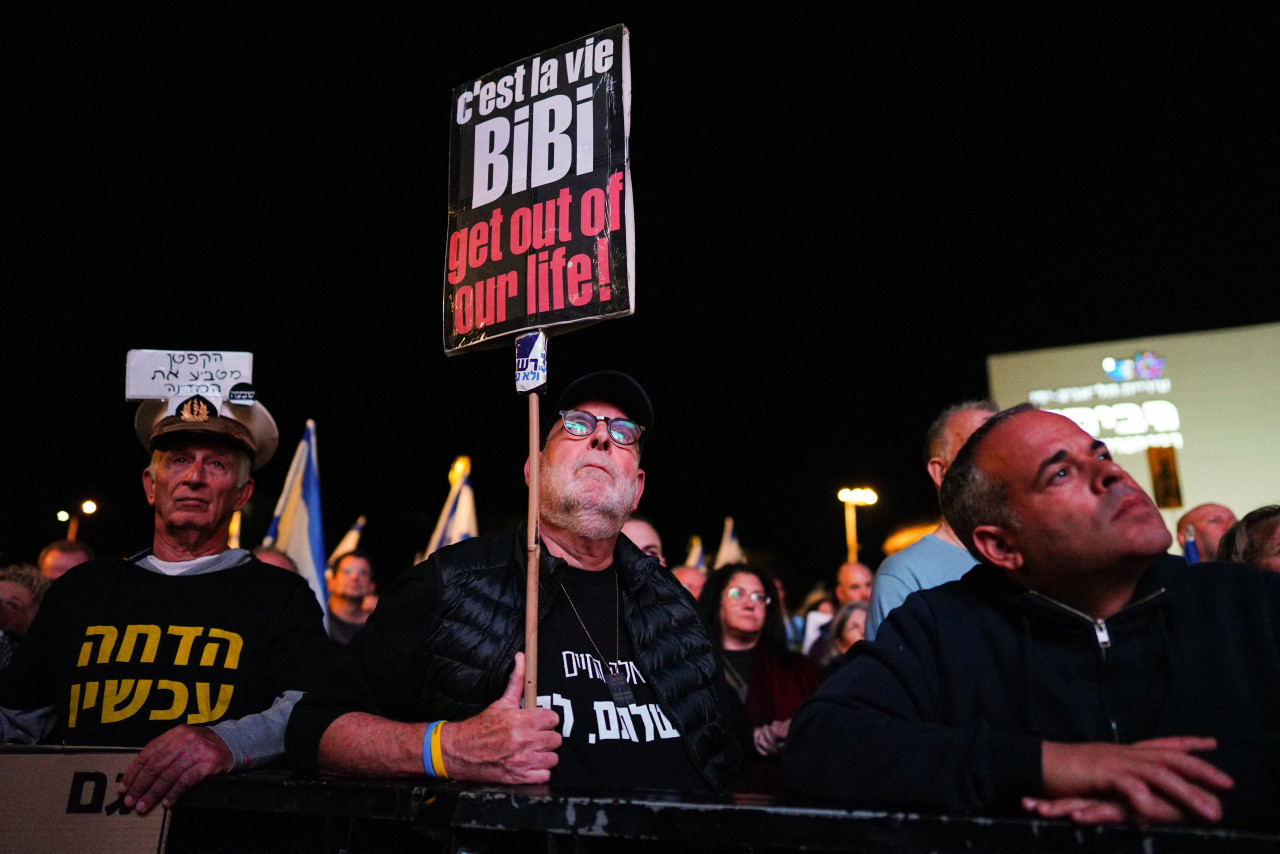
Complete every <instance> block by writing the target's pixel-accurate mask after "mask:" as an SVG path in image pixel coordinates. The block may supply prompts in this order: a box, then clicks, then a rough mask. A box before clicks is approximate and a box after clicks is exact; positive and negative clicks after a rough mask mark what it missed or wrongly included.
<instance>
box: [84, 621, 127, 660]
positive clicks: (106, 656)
mask: <svg viewBox="0 0 1280 854" xmlns="http://www.w3.org/2000/svg"><path fill="white" fill-rule="evenodd" d="M93 635H101V636H102V646H101V648H99V649H98V664H106V663H107V662H108V661H110V660H111V650H113V649H115V648H116V636H117V632H116V627H115V626H89V627H88V628H87V629H85V630H84V636H85V638H86V640H85V642H84V643H83V644H82V645H81V646H80V660H79V661H77V662H76V667H84V666H85V665H86V664H88V663H89V657H90V655H92V653H93V641H92V640H89V638H91V637H92V636H93Z"/></svg>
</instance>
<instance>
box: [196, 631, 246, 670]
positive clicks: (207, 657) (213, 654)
mask: <svg viewBox="0 0 1280 854" xmlns="http://www.w3.org/2000/svg"><path fill="white" fill-rule="evenodd" d="M218 639H221V640H225V641H226V642H227V657H226V659H224V660H223V662H222V666H223V667H225V668H226V669H228V670H235V669H236V668H237V667H239V666H240V649H241V648H242V647H243V646H244V638H242V637H240V635H238V634H236V633H235V632H229V631H226V630H225V629H209V641H208V642H207V643H206V644H205V645H204V652H202V653H201V654H200V666H201V667H211V666H212V665H213V664H215V663H216V662H217V660H218V644H216V643H214V641H215V640H218Z"/></svg>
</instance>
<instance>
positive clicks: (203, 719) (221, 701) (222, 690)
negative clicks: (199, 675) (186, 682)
mask: <svg viewBox="0 0 1280 854" xmlns="http://www.w3.org/2000/svg"><path fill="white" fill-rule="evenodd" d="M234 690H235V686H234V685H227V684H223V685H221V686H220V687H219V688H218V705H217V706H215V707H214V708H213V709H210V708H209V683H208V682H197V683H196V708H198V709H199V710H200V711H199V712H198V713H193V714H190V715H187V723H189V724H207V723H212V722H213V721H216V720H217V719H218V718H220V717H222V716H223V715H225V714H226V713H227V708H228V707H229V706H230V705H231V692H232V691H234Z"/></svg>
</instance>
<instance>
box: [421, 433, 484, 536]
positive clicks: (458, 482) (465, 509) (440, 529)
mask: <svg viewBox="0 0 1280 854" xmlns="http://www.w3.org/2000/svg"><path fill="white" fill-rule="evenodd" d="M470 478H471V458H470V457H458V458H457V459H456V460H454V461H453V465H452V466H450V467H449V497H448V499H446V500H445V502H444V509H443V510H441V511H440V519H439V520H438V521H437V522H436V528H435V530H434V531H432V532H431V541H430V542H429V543H427V550H426V551H424V552H423V553H422V554H420V555H418V560H419V561H422V560H426V559H427V557H428V556H429V555H430V554H431V553H432V552H434V551H435V550H436V549H438V548H440V547H441V546H448V545H452V544H453V543H460V542H462V541H463V540H465V539H468V538H470V537H474V536H476V535H477V534H478V533H479V529H478V528H477V526H476V499H475V496H474V495H473V494H472V492H471V480H470Z"/></svg>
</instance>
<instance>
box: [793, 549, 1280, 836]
mask: <svg viewBox="0 0 1280 854" xmlns="http://www.w3.org/2000/svg"><path fill="white" fill-rule="evenodd" d="M1278 627H1280V574H1277V573H1267V572H1263V571H1261V570H1256V569H1252V568H1249V567H1244V566H1236V565H1229V564H1197V565H1195V566H1194V567H1192V566H1188V565H1187V564H1186V563H1185V562H1184V561H1182V560H1181V559H1180V558H1175V557H1165V558H1162V559H1161V560H1159V561H1157V563H1156V564H1155V565H1154V566H1153V567H1152V568H1151V569H1149V570H1148V571H1147V572H1146V573H1145V574H1144V575H1143V577H1142V578H1141V580H1140V581H1139V584H1138V587H1137V590H1136V592H1135V593H1134V596H1133V598H1132V600H1131V602H1130V603H1129V605H1128V606H1126V607H1125V608H1124V609H1123V610H1121V611H1120V612H1119V613H1117V614H1115V615H1113V616H1112V617H1111V618H1110V619H1108V620H1107V621H1106V622H1105V623H1101V624H1098V623H1095V622H1093V621H1092V620H1090V619H1089V618H1088V617H1087V616H1085V615H1084V614H1082V613H1079V612H1076V611H1073V610H1071V609H1069V608H1068V607H1067V606H1065V605H1062V604H1060V603H1058V602H1055V601H1054V600H1052V599H1049V598H1048V597H1045V596H1043V595H1041V594H1038V593H1034V592H1031V591H1027V590H1025V589H1023V588H1021V587H1018V586H1017V585H1015V584H1013V583H1012V582H1011V581H1010V580H1009V579H1008V578H1007V577H1006V576H1005V573H1004V572H1003V571H1001V570H998V569H995V568H994V567H990V566H986V565H979V566H978V567H976V568H974V569H973V570H971V571H970V572H969V573H968V574H967V575H965V576H964V578H962V579H960V580H959V581H954V582H951V583H949V584H944V585H942V586H940V587H937V588H934V589H932V590H924V591H920V592H918V593H915V594H912V595H911V596H909V597H908V598H907V600H906V602H905V603H904V604H903V605H902V606H901V607H899V608H898V609H896V610H894V611H893V612H892V613H891V614H890V616H889V618H888V619H887V621H886V622H885V623H884V624H883V626H882V628H881V630H880V633H879V634H878V635H877V637H876V640H875V641H873V642H871V641H868V642H861V643H859V644H857V645H855V647H854V649H853V650H851V651H850V654H849V659H848V661H847V662H846V664H845V665H844V666H843V667H842V668H841V669H840V670H839V671H838V672H837V673H836V674H835V675H833V676H832V677H831V678H830V679H828V680H827V681H826V682H825V683H824V684H823V685H822V686H821V687H820V688H819V689H818V691H817V693H815V694H814V696H813V697H812V698H811V699H810V700H809V701H808V702H807V703H806V704H805V705H804V706H803V707H802V708H801V710H800V711H799V712H798V713H797V714H796V717H795V719H794V721H793V722H792V726H791V732H790V738H789V741H788V745H787V748H786V749H785V751H784V755H783V771H784V775H785V777H786V782H787V785H788V787H789V788H790V789H791V790H792V791H796V792H800V793H804V794H810V795H816V796H823V797H831V798H838V799H841V800H846V801H852V802H855V803H857V804H859V805H875V806H917V807H925V808H933V809H941V810H946V811H960V812H963V811H970V810H988V811H990V810H1002V809H1010V810H1016V809H1017V807H1018V799H1019V798H1020V797H1022V796H1027V795H1037V794H1041V793H1042V789H1041V786H1042V779H1043V778H1042V774H1041V766H1040V751H1041V744H1042V741H1046V740H1047V741H1061V742H1087V741H1114V742H1118V743H1133V742H1136V741H1141V740H1144V739H1148V738H1154V737H1158V736H1173V735H1203V736H1213V737H1215V738H1217V739H1218V749H1217V750H1215V751H1213V752H1212V753H1208V754H1205V755H1204V756H1205V758H1206V759H1208V761H1210V762H1212V763H1213V764H1215V765H1217V766H1218V767H1219V768H1221V769H1222V770H1224V771H1226V772H1227V773H1228V774H1229V775H1231V776H1232V777H1233V778H1234V780H1235V788H1234V789H1232V790H1231V791H1229V792H1227V793H1226V794H1225V795H1223V796H1222V801H1223V808H1224V823H1226V824H1235V825H1268V824H1269V825H1275V824H1277V823H1278V822H1280V641H1278V635H1277V628H1278ZM837 733H838V734H839V735H838V737H837Z"/></svg>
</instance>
